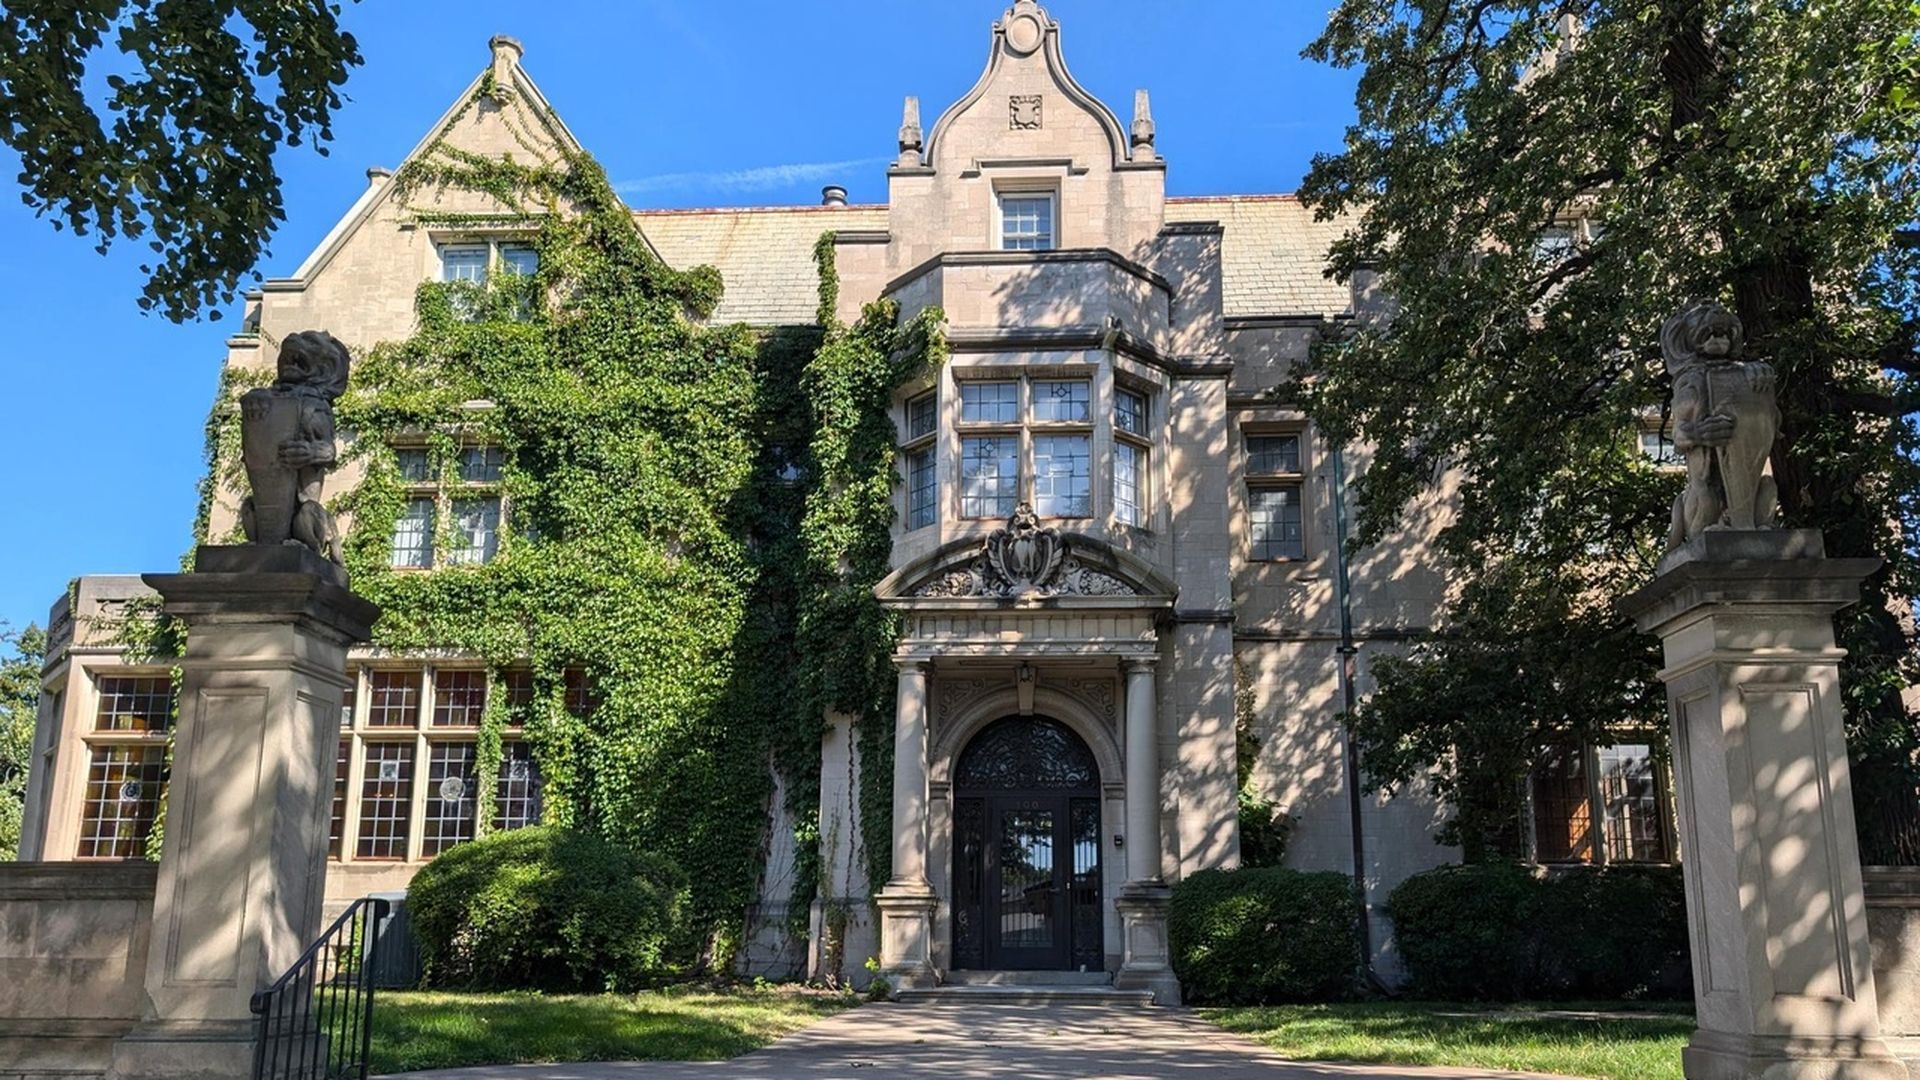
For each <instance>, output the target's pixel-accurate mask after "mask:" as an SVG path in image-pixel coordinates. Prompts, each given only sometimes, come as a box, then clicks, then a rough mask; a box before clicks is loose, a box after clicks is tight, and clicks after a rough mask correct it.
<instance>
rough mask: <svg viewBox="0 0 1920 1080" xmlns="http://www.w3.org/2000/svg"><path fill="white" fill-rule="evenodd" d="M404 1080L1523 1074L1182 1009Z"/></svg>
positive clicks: (807, 1038) (959, 1015)
mask: <svg viewBox="0 0 1920 1080" xmlns="http://www.w3.org/2000/svg"><path fill="white" fill-rule="evenodd" d="M404 1075H405V1077H406V1078H407V1080H536V1078H538V1080H717V1078H720V1077H727V1078H729V1080H731V1078H733V1077H740V1078H743V1080H1015V1078H1021V1080H1025V1078H1029V1077H1031V1078H1036V1080H1056V1078H1057V1080H1074V1078H1085V1080H1095V1078H1098V1080H1385V1078H1387V1077H1419V1078H1431V1080H1441V1078H1449V1077H1451V1078H1461V1080H1491V1078H1495V1077H1517V1076H1519V1075H1521V1074H1517V1073H1495V1072H1477V1071H1473V1070H1468V1069H1413V1068H1403V1067H1398V1066H1389V1065H1310V1064H1302V1063H1298V1062H1289V1061H1286V1060H1285V1059H1283V1058H1280V1057H1279V1056H1277V1055H1275V1054H1273V1053H1272V1052H1270V1051H1268V1050H1266V1049H1264V1048H1263V1047H1261V1046H1259V1045H1257V1044H1255V1043H1253V1042H1250V1041H1248V1040H1246V1039H1243V1038H1241V1037H1239V1036H1237V1035H1229V1034H1227V1033H1226V1032H1224V1031H1221V1030H1220V1029H1219V1028H1216V1027H1214V1026H1213V1025H1211V1024H1208V1023H1206V1022H1205V1021H1203V1020H1201V1019H1200V1018H1198V1017H1197V1016H1195V1015H1193V1014H1192V1013H1189V1012H1185V1011H1182V1010H1179V1009H1142V1008H1128V1007H1114V1006H1100V1005H1054V1006H1035V1005H974V1004H965V1005H945V1004H942V1005H868V1006H865V1007H864V1008H859V1009H854V1010H852V1011H850V1012H845V1013H842V1014H840V1015H839V1016H835V1017H833V1018H831V1019H828V1020H823V1021H821V1022H820V1023H818V1024H815V1025H814V1026H812V1027H810V1028H807V1029H806V1030H804V1031H801V1032H798V1033H796V1034H793V1035H789V1036H787V1037H786V1038H784V1039H782V1040H780V1041H779V1042H777V1043H775V1044H774V1045H772V1046H770V1047H767V1048H766V1049H765V1050H760V1051H758V1052H756V1053H752V1054H748V1055H747V1056H745V1057H740V1058H735V1059H734V1060H732V1061H723V1062H714V1063H710V1064H667V1063H659V1062H637V1063H632V1064H604V1065H514V1066H500V1067H493V1068H477V1069H449V1070H445V1071H440V1072H423V1073H407V1074H404Z"/></svg>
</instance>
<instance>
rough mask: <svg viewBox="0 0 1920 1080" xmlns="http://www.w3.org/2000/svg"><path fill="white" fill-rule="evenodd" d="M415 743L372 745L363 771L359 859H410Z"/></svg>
mask: <svg viewBox="0 0 1920 1080" xmlns="http://www.w3.org/2000/svg"><path fill="white" fill-rule="evenodd" d="M413 755H414V744H413V743H411V742H369V743H367V745H366V765H365V767H364V768H363V769H362V771H361V787H360V845H359V847H358V848H357V849H356V851H355V853H354V854H355V856H356V857H357V858H361V859H368V860H374V861H399V860H402V859H405V858H406V857H407V836H408V833H409V826H410V824H411V822H412V819H413V760H414V757H413Z"/></svg>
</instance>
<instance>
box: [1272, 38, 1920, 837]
mask: <svg viewBox="0 0 1920 1080" xmlns="http://www.w3.org/2000/svg"><path fill="white" fill-rule="evenodd" d="M1917 29H1920V6H1916V5H1915V4H1914V3H1913V2H1912V0H1822V2H1819V3H1813V2H1811V0H1781V2H1777V3H1764V4H1755V3H1748V2H1745V0H1343V3H1341V5H1340V6H1339V7H1338V9H1337V10H1336V11H1335V12H1334V13H1333V15H1332V17H1331V20H1330V22H1329V24H1328V27H1327V29H1326V32H1325V34H1324V35H1323V36H1322V37H1321V38H1320V39H1319V40H1318V41H1317V42H1315V43H1314V44H1313V45H1312V46H1311V47H1310V48H1309V50H1308V54H1309V55H1310V56H1312V57H1315V58H1318V59H1321V60H1324V61H1328V62H1331V63H1334V64H1338V65H1342V66H1363V67H1364V68H1365V73H1364V75H1363V76H1362V79H1361V82H1360V86H1359V91H1358V106H1359V121H1358V123H1357V124H1356V125H1355V126H1354V127H1353V128H1352V129H1351V130H1350V131H1349V133H1348V137H1347V140H1346V145H1345V148H1344V149H1343V150H1342V151H1341V152H1339V153H1334V154H1328V155H1323V156H1322V157H1320V158H1319V159H1317V160H1316V162H1315V164H1314V167H1313V170H1312V172H1311V174H1310V175H1309V176H1308V178H1307V180H1306V183H1305V185H1304V189H1303V194H1304V196H1305V197H1306V198H1307V199H1308V200H1309V202H1310V203H1311V204H1312V205H1313V206H1314V207H1315V208H1316V209H1317V210H1318V211H1319V212H1320V213H1321V214H1322V215H1326V216H1338V215H1351V221H1352V227H1351V228H1350V229H1349V230H1348V232H1347V233H1346V234H1345V235H1344V237H1343V238H1342V239H1341V240H1340V241H1339V242H1338V243H1337V244H1336V245H1335V247H1334V249H1333V251H1332V257H1331V262H1332V269H1333V271H1334V272H1335V273H1336V274H1338V275H1340V276H1341V277H1345V278H1351V277H1352V276H1353V275H1356V274H1360V273H1362V272H1365V271H1377V272H1378V273H1379V275H1380V281H1379V284H1380V285H1381V287H1382V289H1383V290H1384V293H1385V294H1386V295H1390V296H1391V297H1392V298H1393V310H1392V317H1391V318H1390V319H1382V320H1377V321H1373V320H1363V321H1362V322H1360V323H1359V324H1358V325H1356V326H1355V327H1354V328H1353V329H1352V331H1351V332H1350V333H1347V334H1343V335H1339V336H1338V337H1337V338H1335V339H1333V340H1329V341H1328V342H1327V343H1326V344H1325V345H1324V346H1323V347H1322V348H1320V349H1318V350H1316V354H1315V357H1314V359H1313V361H1312V362H1311V363H1310V364H1308V365H1306V367H1305V368H1304V369H1303V371H1302V372H1301V375H1302V378H1301V379H1300V380H1298V382H1297V385H1296V386H1295V387H1294V389H1295V391H1296V392H1297V393H1298V394H1299V396H1300V399H1301V400H1302V401H1303V403H1304V404H1305V406H1306V407H1307V409H1308V410H1309V411H1310V413H1311V415H1312V416H1313V417H1314V419H1315V420H1316V422H1318V423H1319V424H1320V425H1321V427H1322V429H1323V430H1324V431H1326V432H1327V433H1328V434H1329V435H1330V436H1332V437H1333V438H1336V439H1343V440H1352V441H1354V442H1356V443H1361V444H1366V445H1367V446H1369V447H1371V448H1372V450H1373V453H1372V455H1371V459H1370V462H1369V465H1368V467H1367V469H1366V471H1365V474H1364V476H1363V477H1362V478H1361V480H1360V482H1359V484H1358V485H1357V490H1358V493H1359V496H1360V500H1361V507H1362V513H1361V533H1362V537H1363V539H1365V540H1368V541H1371V540H1376V539H1379V538H1380V537H1382V536H1383V535H1385V534H1386V532H1387V531H1388V530H1389V529H1390V528H1391V527H1392V526H1393V525H1394V524H1395V523H1396V522H1397V521H1398V520H1400V517H1401V511H1402V509H1403V508H1404V507H1405V506H1406V505H1407V504H1408V503H1409V501H1410V500H1413V499H1415V498H1416V497H1419V496H1421V495H1423V494H1424V493H1427V492H1429V491H1431V490H1432V489H1433V488H1434V486H1435V485H1436V484H1445V485H1446V486H1447V487H1448V488H1449V489H1450V491H1451V494H1452V495H1453V496H1454V499H1453V502H1454V505H1455V507H1456V512H1455V514H1454V516H1453V517H1452V519H1451V522H1450V523H1449V524H1448V525H1447V527H1446V528H1445V531H1444V533H1443V534H1442V535H1441V538H1440V549H1441V551H1442V552H1443V554H1444V555H1445V556H1446V557H1447V558H1449V559H1450V560H1451V562H1452V564H1453V565H1454V567H1455V568H1456V580H1457V581H1458V582H1460V583H1461V585H1460V587H1459V588H1458V590H1457V591H1456V593H1455V594H1454V595H1453V596H1452V598H1451V600H1450V612H1449V620H1450V625H1451V627H1452V629H1453V630H1454V631H1457V633H1450V634H1446V635H1443V636H1441V637H1439V638H1438V639H1436V640H1434V641H1431V642H1429V643H1428V644H1425V645H1422V646H1420V647H1417V648H1415V649H1414V650H1412V652H1411V654H1410V655H1409V656H1408V657H1407V658H1404V659H1401V660H1398V661H1387V662H1382V663H1380V664H1378V665H1377V667H1376V675H1377V676H1378V679H1379V693H1378V694H1377V695H1376V697H1375V698H1374V699H1373V701H1372V702H1371V703H1370V704H1369V705H1368V706H1367V707H1366V708H1365V709H1364V710H1363V711H1362V714H1361V715H1360V716H1359V717H1358V718H1357V723H1356V734H1357V736H1358V742H1359V745H1360V746H1361V748H1362V752H1363V753H1364V755H1365V760H1366V761H1367V763H1368V772H1369V775H1370V777H1372V778H1373V779H1374V780H1375V781H1376V782H1379V783H1382V784H1388V785H1391V784H1395V783H1400V782H1404V781H1407V780H1410V779H1412V778H1413V777H1415V776H1416V775H1419V774H1421V773H1422V772H1432V773H1435V774H1437V779H1438V782H1440V783H1441V784H1443V785H1452V786H1451V787H1450V788H1447V789H1445V793H1446V794H1449V795H1451V796H1453V797H1454V801H1455V805H1456V809H1458V810H1459V811H1460V816H1459V818H1458V819H1457V820H1456V822H1455V824H1456V826H1457V827H1458V828H1457V829H1456V834H1455V835H1454V836H1453V837H1452V838H1453V839H1458V840H1462V841H1464V842H1466V843H1468V844H1469V846H1470V847H1472V848H1474V849H1475V850H1476V851H1477V852H1482V853H1487V854H1497V853H1512V852H1513V849H1514V841H1515V840H1516V839H1517V838H1518V837H1517V830H1515V829H1514V828H1513V827H1512V824H1511V823H1512V822H1513V821H1514V820H1515V819H1514V817H1513V816H1512V811H1513V810H1514V809H1516V808H1517V805H1518V802H1517V800H1518V798H1519V795H1520V779H1521V777H1522V776H1524V772H1525V769H1526V768H1527V767H1528V766H1529V765H1530V764H1531V763H1533V762H1534V761H1537V760H1538V759H1539V758H1540V757H1542V756H1543V755H1545V754H1548V753H1552V752H1555V751H1556V750H1557V749H1559V748H1564V747H1568V746H1571V745H1575V744H1578V743H1579V742H1582V741H1587V740H1595V739H1597V740H1598V741H1604V740H1605V735H1604V733H1605V732H1607V731H1609V730H1613V731H1617V730H1619V727H1620V725H1622V724H1623V723H1633V722H1647V721H1654V720H1657V716H1658V713H1657V710H1656V708H1655V701H1656V698H1655V696H1654V692H1653V690H1654V684H1653V682H1652V676H1653V672H1654V670H1655V646H1654V643H1653V642H1652V641H1651V640H1647V639H1642V638H1639V637H1636V636H1635V635H1634V633H1633V631H1632V630H1631V628H1630V627H1629V626H1628V625H1627V624H1626V622H1625V620H1624V619H1623V618H1622V617H1621V616H1620V614H1619V613H1618V611H1617V610H1616V609H1615V608H1614V606H1613V604H1614V600H1615V598H1617V597H1619V596H1621V595H1623V594H1624V593H1625V592H1627V591H1630V590H1631V589H1632V588H1633V587H1635V586H1636V585H1638V584H1640V583H1643V582H1644V581H1646V580H1647V579H1648V578H1649V577H1650V576H1651V572H1652V561H1653V558H1654V556H1655V555H1656V554H1657V550H1656V547H1655V545H1656V544H1657V543H1658V542H1659V539H1660V538H1661V537H1662V536H1663V535H1664V531H1665V525H1666V519H1667V515H1668V505H1669V502H1670V500H1671V499H1672V497H1673V494H1674V492H1675V490H1676V482H1675V481H1674V480H1673V479H1672V478H1671V477H1668V476H1665V475H1663V474H1661V473H1660V472H1659V471H1657V470H1656V469H1654V468H1652V467H1650V466H1649V465H1648V463H1646V462H1644V461H1642V460H1639V459H1638V458H1637V456H1636V454H1635V453H1634V450H1633V446H1632V442H1633V439H1634V434H1635V432H1636V430H1637V429H1638V428H1639V426H1640V425H1641V424H1642V423H1644V422H1647V420H1648V419H1649V418H1651V419H1653V420H1654V421H1655V422H1657V421H1658V419H1659V417H1660V415H1661V409H1662V408H1663V404H1664V402H1665V400H1666V397H1667V394H1668V380H1667V376H1666V373H1665V371H1664V368H1663V365H1662V363H1661V359H1660V355H1659V349H1658V331H1659V328H1660V325H1661V323H1662V321H1663V320H1664V319H1665V318H1666V317H1668V316H1669V315H1671V314H1672V313H1673V312H1675V311H1676V310H1678V309H1679V308H1680V307H1681V306H1682V305H1683V304H1684V303H1686V302H1687V301H1689V300H1692V299H1695V298H1703V297H1704V298H1714V299H1719V300H1721V301H1723V302H1725V303H1726V304H1727V305H1728V306H1729V307H1731V308H1732V309H1733V310H1734V311H1735V312H1736V313H1737V314H1738V315H1739V316H1740V317H1741V318H1742V320H1743V321H1744V322H1745V324H1746V328H1747V332H1748V335H1749V340H1750V347H1749V353H1750V355H1754V356H1756V357H1758V358H1761V359H1764V360H1766V361H1768V362H1770V363H1772V364H1773V365H1774V367H1775V368H1776V369H1777V370H1778V371H1779V373H1780V387H1781V405H1782V409H1783V412H1784V415H1785V424H1784V430H1783V435H1782V438H1781V440H1780V443H1779V446H1778V447H1777V449H1776V451H1775V453H1774V458H1773V467H1774V471H1775V473H1776V475H1777V476H1778V477H1779V479H1780V482H1781V493H1782V500H1783V504H1784V507H1783V517H1784V521H1785V523H1786V524H1788V525H1792V526H1805V527H1814V528H1819V529H1821V530H1823V531H1824V533H1825V534H1826V539H1827V546H1828V551H1829V552H1830V553H1831V554H1834V555H1838V556H1858V555H1877V556H1879V557H1881V558H1883V559H1885V560H1887V563H1888V566H1887V569H1886V570H1885V571H1884V572H1882V573H1880V574H1879V575H1877V576H1875V577H1874V578H1873V579H1872V580H1871V581H1869V582H1868V587H1867V602H1866V603H1865V604H1863V605H1862V606H1861V607H1859V608H1857V609H1856V610H1855V611H1853V612H1852V613H1850V614H1849V615H1848V616H1846V617H1844V618H1843V620H1842V627H1841V629H1842V637H1843V644H1844V645H1845V647H1847V648H1848V649H1849V650H1850V652H1851V657H1850V660H1849V662H1848V666H1847V669H1846V673H1845V692H1846V703H1847V709H1848V721H1849V725H1850V733H1851V735H1852V737H1853V746H1854V751H1855V754H1856V756H1864V757H1869V758H1884V759H1888V760H1893V761H1897V762H1901V763H1904V762H1905V761H1906V760H1907V758H1906V754H1905V752H1906V751H1907V750H1910V749H1911V748H1912V747H1913V746H1914V743H1915V737H1914V724H1913V719H1912V717H1910V716H1909V715H1908V714H1907V712H1906V710H1905V708H1904V707H1903V706H1902V703H1901V700H1900V693H1899V690H1900V686H1901V685H1902V684H1903V682H1904V681H1905V678H1904V675H1905V674H1908V673H1909V672H1908V668H1909V666H1910V664H1911V661H1912V641H1911V638H1910V636H1909V634H1908V632H1907V631H1906V630H1905V629H1904V628H1903V626H1902V623H1901V621H1900V619H1899V618H1898V617H1897V616H1896V614H1895V610H1896V609H1897V608H1903V607H1904V605H1905V604H1906V600H1905V598H1908V597H1912V596H1914V595H1916V589H1915V586H1916V585H1917V584H1920V582H1917V581H1916V580H1915V564H1914V560H1913V558H1912V557H1911V555H1910V553H1909V551H1908V550H1907V546H1906V544H1905V543H1904V542H1903V537H1905V536H1911V535H1913V533H1912V528H1913V526H1914V525H1915V524H1916V523H1917V522H1916V520H1915V511H1916V506H1920V503H1917V502H1916V499H1915V495H1916V493H1920V481H1917V479H1916V472H1915V465H1914V456H1913V452H1914V450H1915V447H1916V431H1915V426H1914V422H1913V417H1914V412H1915V409H1916V407H1917V405H1920V402H1917V401H1916V395H1915V382H1914V376H1915V375H1916V374H1920V358H1917V357H1916V334H1917V332H1920V303H1916V288H1917V287H1920V286H1917V285H1916V282H1920V277H1917V276H1916V271H1920V258H1916V252H1915V251H1914V250H1913V249H1912V248H1911V247H1909V246H1903V245H1902V244H1900V243H1898V242H1897V237H1898V235H1899V234H1900V232H1901V230H1902V229H1903V228H1906V227H1910V226H1911V224H1912V223H1913V222H1914V221H1915V220H1916V219H1920V175H1917V174H1916V158H1917V154H1916V149H1917V148H1920V102H1916V100H1915V95H1914V89H1913V87H1914V78H1913V75H1914V72H1915V71H1916V64H1917V63H1920V37H1916V30H1917ZM1571 219H1585V220H1588V221H1591V222H1592V223H1594V225H1595V226H1596V228H1595V229H1594V230H1593V231H1592V232H1591V233H1590V234H1576V235H1575V236H1574V237H1572V238H1571V239H1569V240H1566V241H1562V242H1543V238H1547V237H1550V236H1551V235H1552V234H1551V233H1550V231H1549V230H1551V229H1552V228H1553V227H1554V226H1555V225H1556V224H1557V223H1562V222H1566V221H1568V220H1571ZM1454 754H1458V755H1459V757H1458V761H1457V764H1458V765H1459V768H1458V769H1455V770H1452V772H1453V773H1455V774H1456V775H1455V776H1454V777H1453V778H1451V779H1450V778H1449V777H1448V776H1447V770H1443V769H1442V768H1441V766H1442V764H1443V763H1444V762H1445V761H1447V760H1450V759H1451V756H1452V755H1454ZM1911 780H1912V777H1910V776H1908V777H1902V778H1901V779H1900V780H1899V781H1898V782H1897V783H1898V786H1903V787H1907V788H1910V787H1911ZM1469 788H1472V789H1474V790H1469ZM1863 816H1864V815H1863ZM1461 830H1464V832H1462V831H1461Z"/></svg>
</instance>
